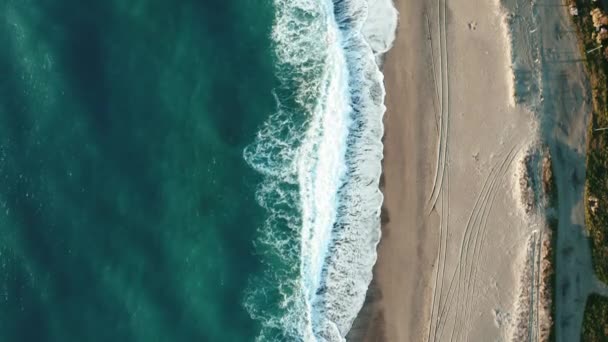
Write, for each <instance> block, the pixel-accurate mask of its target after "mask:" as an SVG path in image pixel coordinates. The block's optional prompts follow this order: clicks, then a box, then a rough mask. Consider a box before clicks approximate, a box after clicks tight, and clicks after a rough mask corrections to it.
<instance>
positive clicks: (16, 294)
mask: <svg viewBox="0 0 608 342" xmlns="http://www.w3.org/2000/svg"><path fill="white" fill-rule="evenodd" d="M368 1H369V3H368V2H366V1H365V0H334V1H331V0H231V1H226V0H204V1H194V0H190V1H188V0H176V1H166V0H133V1H123V0H105V1H92V0H3V1H0V46H1V49H0V341H8V342H12V341H18V342H21V341H23V342H29V341H36V342H39V341H61V342H65V341H146V342H148V341H254V340H257V341H342V340H344V338H343V336H345V335H346V333H347V332H348V330H349V329H350V326H351V324H352V321H353V320H354V318H355V316H356V314H357V312H358V310H359V309H360V307H361V305H362V303H363V300H364V297H365V292H366V290H367V286H368V284H369V282H370V280H371V271H372V267H373V264H374V263H375V260H376V252H375V248H376V245H377V243H378V241H379V238H380V217H379V216H380V206H381V203H382V194H381V193H380V191H379V189H378V181H379V177H380V173H381V164H380V163H381V159H382V143H381V138H382V135H383V126H382V115H383V113H384V110H385V108H384V105H383V99H384V87H383V85H382V74H381V72H380V68H379V65H380V64H381V60H382V54H383V53H384V52H386V51H387V50H388V48H390V45H391V42H392V39H393V38H394V30H395V25H396V12H395V11H394V8H393V7H392V4H391V3H390V0H368Z"/></svg>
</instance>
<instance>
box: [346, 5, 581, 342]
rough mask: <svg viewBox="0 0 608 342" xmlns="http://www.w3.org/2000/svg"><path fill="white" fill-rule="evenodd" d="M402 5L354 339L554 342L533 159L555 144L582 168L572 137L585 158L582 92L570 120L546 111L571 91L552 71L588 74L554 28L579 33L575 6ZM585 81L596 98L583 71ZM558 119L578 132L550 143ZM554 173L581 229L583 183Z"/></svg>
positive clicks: (571, 101) (577, 82) (562, 163)
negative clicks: (376, 206) (368, 263)
mask: <svg viewBox="0 0 608 342" xmlns="http://www.w3.org/2000/svg"><path fill="white" fill-rule="evenodd" d="M395 5H396V6H397V8H398V10H399V13H400V21H399V28H398V33H397V39H396V41H395V44H394V47H393V48H392V50H390V52H389V53H388V55H387V58H386V62H385V65H384V70H383V71H384V75H385V83H386V88H387V98H386V103H387V107H388V110H387V113H386V116H385V127H386V136H385V141H384V143H385V154H384V182H383V186H384V189H383V191H384V194H385V223H384V225H383V238H382V240H381V242H380V246H379V251H378V252H379V255H378V262H377V264H376V267H375V270H374V281H373V283H372V286H371V287H370V291H369V293H368V298H367V301H366V304H365V306H364V308H363V310H362V311H361V314H360V315H359V318H358V320H357V321H356V322H355V325H354V326H353V329H352V330H351V333H350V335H349V336H348V340H349V341H374V342H376V341H494V340H497V341H509V340H517V339H519V338H523V337H528V339H530V340H535V341H542V340H544V339H545V338H546V334H547V329H548V326H549V322H548V310H546V308H543V306H546V305H548V304H547V302H546V301H543V298H540V299H539V297H542V296H541V294H540V293H541V290H539V288H542V287H543V286H544V285H541V284H540V282H541V280H539V279H541V278H540V277H539V273H540V271H539V270H542V269H544V268H546V267H547V266H546V265H544V264H543V263H542V262H541V259H542V258H544V257H545V256H546V253H547V250H546V248H547V246H548V241H549V240H550V237H549V233H548V231H547V225H546V221H545V218H546V215H545V214H546V213H545V208H543V205H544V204H543V199H542V196H543V195H542V194H540V195H539V194H537V193H536V192H535V191H537V189H535V188H534V186H533V183H534V177H536V176H535V174H534V172H537V171H538V169H535V167H536V166H535V165H529V163H530V162H529V161H530V160H535V158H536V157H535V156H536V155H537V154H538V153H539V152H538V151H540V150H541V146H545V145H547V144H548V150H550V152H551V153H556V154H559V158H558V160H557V161H556V163H557V166H558V167H559V168H560V169H561V170H568V169H574V170H578V171H572V172H577V173H578V174H579V176H580V173H581V172H582V173H584V163H582V164H581V160H580V158H578V159H577V158H568V157H563V153H561V154H560V151H558V150H559V147H556V146H557V145H556V144H557V143H556V141H557V140H559V141H561V142H562V143H563V142H564V141H567V142H571V144H570V145H572V148H574V149H575V150H576V151H577V153H576V155H580V153H581V150H580V149H581V146H582V142H584V132H582V131H584V129H583V128H584V127H585V123H586V121H585V116H584V114H580V115H579V116H576V115H575V113H584V112H585V110H586V108H585V107H584V105H585V99H584V96H582V95H576V94H578V93H575V96H574V97H572V98H566V99H564V100H563V101H564V102H563V103H562V104H561V105H560V106H561V107H564V108H566V107H568V108H574V109H575V111H573V112H571V113H572V115H571V116H569V117H566V116H565V115H562V116H558V117H557V118H554V117H551V118H550V119H549V120H546V118H547V115H549V116H551V115H555V113H553V112H554V111H552V110H551V109H547V108H546V107H545V106H544V103H545V102H546V97H547V96H556V95H555V92H556V91H557V89H558V88H559V87H561V86H562V85H561V83H560V79H557V80H556V79H555V77H554V76H553V77H551V76H549V75H554V74H555V73H556V72H558V71H559V72H565V71H563V70H570V71H569V72H571V73H573V74H576V75H581V74H582V70H580V67H579V66H577V65H575V64H573V63H576V58H574V57H573V56H574V55H576V41H575V40H574V39H575V38H574V37H568V36H566V37H564V35H560V34H555V32H556V28H559V29H560V30H564V31H566V30H567V29H568V27H567V24H566V23H565V21H564V15H565V9H564V8H563V7H561V6H560V5H559V4H558V2H557V1H556V2H555V5H554V6H547V7H546V8H543V9H542V11H541V12H540V14H538V12H535V11H534V10H533V9H532V6H533V5H531V3H530V2H529V1H528V2H526V1H517V0H506V1H504V2H498V1H490V2H488V1H478V0H476V1H466V0H451V1H449V3H446V2H445V1H444V0H441V1H439V2H432V3H429V2H425V3H420V2H412V1H405V0H399V1H396V3H395ZM560 25H561V26H560ZM552 34H553V35H552ZM560 39H563V40H566V41H567V42H568V43H567V44H568V45H567V51H566V53H569V54H571V55H570V57H569V58H571V59H572V58H574V59H573V63H570V64H568V63H563V64H557V63H555V65H554V66H552V67H547V64H548V63H549V62H551V61H550V60H547V55H546V52H547V51H546V50H545V49H544V46H543V42H544V44H547V45H550V44H557V43H556V42H557V40H560ZM512 51H517V53H514V54H512ZM549 52H550V51H549ZM559 53H560V51H557V49H555V51H554V55H550V57H555V56H556V54H559ZM561 53H564V52H563V51H561ZM573 79H574V81H573V82H572V83H573V84H574V85H573V86H574V87H578V88H580V89H579V90H578V91H580V92H583V93H584V86H585V84H584V80H583V79H582V78H581V77H580V76H578V77H574V78H573ZM578 88H577V89H578ZM549 112H551V113H549ZM543 118H544V119H543ZM574 118H577V119H574ZM567 120H570V121H569V122H566V121H567ZM547 122H550V123H551V124H550V125H551V126H550V127H551V128H555V127H556V126H558V127H559V126H562V125H570V124H572V125H574V126H573V127H574V129H573V130H572V133H571V134H570V133H569V131H568V132H566V131H567V129H566V131H564V134H563V136H562V135H558V136H559V137H561V138H559V139H551V138H550V137H549V136H551V137H552V136H553V134H554V133H553V131H550V129H549V128H548V126H547ZM562 130H564V129H563V127H562ZM581 130H582V131H581ZM566 144H567V143H566ZM567 165H571V166H567ZM572 165H574V166H572ZM581 167H582V168H583V169H581ZM530 169H531V170H532V171H530ZM567 172H570V171H567ZM556 177H557V180H556V181H557V183H558V189H560V190H559V194H558V197H559V198H560V200H562V198H564V200H565V201H567V203H568V205H567V207H568V208H566V209H565V210H566V211H567V212H566V211H564V212H563V213H560V214H558V216H560V217H561V216H563V217H567V216H568V215H571V212H572V210H573V208H576V209H575V210H574V211H575V212H572V215H574V216H573V217H574V221H575V222H576V226H577V227H579V229H578V230H576V232H574V231H573V233H572V234H574V235H576V234H578V235H580V232H581V230H580V216H579V214H580V204H577V201H579V200H580V198H579V197H578V192H580V188H579V187H576V186H575V187H574V189H572V190H569V189H564V188H565V185H564V184H565V180H564V176H563V175H562V173H561V171H560V172H558V174H557V176H556ZM537 178H538V177H537ZM527 191H529V192H530V193H531V194H532V195H531V196H528V197H531V198H532V199H529V198H528V197H526V196H527ZM539 198H540V199H539ZM560 224H562V223H560ZM566 224H568V225H570V224H572V222H570V223H563V225H566ZM560 227H561V226H560ZM560 229H561V230H565V229H566V228H560ZM561 230H560V232H561ZM570 230H571V229H570ZM562 236H563V235H562ZM569 237H570V235H566V236H565V237H563V238H560V241H562V239H568V238H569ZM579 240H580V238H579ZM577 241H578V240H577ZM558 245H559V243H558ZM586 252H587V251H586V250H584V249H583V250H582V252H581V253H580V254H581V255H584V254H585V253H586ZM583 272H584V271H583ZM569 274H571V276H575V273H569ZM583 292H584V291H583ZM581 296H584V294H583V295H579V296H577V297H576V298H578V299H576V301H577V303H578V302H580V298H581ZM583 302H584V301H583ZM580 310H581V306H580V304H577V306H576V307H575V308H574V307H573V308H572V310H570V311H574V312H576V313H577V315H580ZM566 311H568V310H567V309H566ZM568 312H569V311H568ZM577 317H578V316H577ZM577 320H578V318H577ZM570 330H572V331H574V332H576V327H575V328H573V329H570Z"/></svg>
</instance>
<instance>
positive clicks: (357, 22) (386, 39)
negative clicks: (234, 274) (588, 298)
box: [244, 0, 396, 341]
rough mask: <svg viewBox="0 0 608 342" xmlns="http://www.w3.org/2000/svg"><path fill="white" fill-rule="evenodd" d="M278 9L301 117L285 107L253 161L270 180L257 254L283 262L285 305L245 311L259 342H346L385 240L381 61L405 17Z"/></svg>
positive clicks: (359, 7)
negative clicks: (378, 249)
mask: <svg viewBox="0 0 608 342" xmlns="http://www.w3.org/2000/svg"><path fill="white" fill-rule="evenodd" d="M275 5H276V8H277V18H276V22H275V26H274V31H273V38H274V40H275V43H276V49H277V57H278V59H279V66H278V76H279V78H280V79H281V80H282V82H284V83H289V84H291V85H295V88H296V91H295V93H294V94H293V95H294V97H293V99H294V102H295V103H296V104H297V108H288V106H285V105H284V103H285V102H289V101H288V100H285V101H284V100H283V99H281V98H279V96H277V103H278V111H277V113H275V114H274V115H272V116H271V118H270V119H269V120H268V122H267V123H266V124H265V125H264V127H262V129H261V130H260V132H259V134H258V137H257V139H256V141H255V142H254V143H253V144H252V145H251V146H249V147H248V148H247V149H246V150H245V152H244V157H245V159H246V160H247V161H248V163H249V164H250V165H252V166H253V167H254V168H255V169H256V170H258V171H260V172H261V173H262V174H263V175H265V180H264V183H263V184H262V185H261V186H260V190H259V191H258V196H257V197H258V201H259V202H260V204H261V205H262V206H263V207H264V208H266V209H267V210H268V211H269V218H268V220H267V221H266V224H265V226H264V227H263V228H262V229H261V231H260V239H259V242H258V244H260V245H261V248H260V249H261V250H262V252H263V253H266V254H269V255H270V258H273V260H274V263H272V264H271V265H270V266H269V270H268V272H267V275H266V277H267V281H266V282H265V283H263V284H264V285H271V286H272V285H273V284H274V286H276V287H278V293H279V296H280V297H281V300H280V301H279V303H278V305H276V307H275V308H272V307H271V308H268V309H266V310H262V309H260V308H259V307H257V305H258V304H259V303H258V302H256V301H255V300H254V299H252V298H254V297H255V295H252V296H250V297H249V299H248V301H247V303H246V306H247V308H248V310H249V312H250V313H251V315H252V317H254V318H255V319H259V320H260V321H261V323H262V325H263V331H262V332H261V334H260V336H259V337H258V340H260V341H265V340H268V339H270V338H271V337H270V336H273V337H272V338H274V339H277V338H279V337H277V336H280V338H279V339H281V338H286V339H289V340H296V341H344V336H345V335H346V334H347V332H348V330H349V329H350V327H351V325H352V322H353V320H354V319H355V317H356V315H357V313H358V311H359V310H360V308H361V306H362V305H363V301H364V299H365V294H366V291H367V287H368V286H369V283H370V281H371V277H372V267H373V265H374V263H375V261H376V245H377V243H378V241H379V238H380V207H381V204H382V194H381V193H380V191H379V188H378V182H379V178H380V174H381V159H382V149H383V147H382V143H381V138H382V135H383V125H382V116H383V114H384V111H385V107H384V105H383V100H384V95H385V92H384V87H383V84H382V80H383V76H382V74H381V73H380V71H379V69H378V65H377V64H376V58H377V57H379V56H380V55H381V54H382V53H384V52H386V51H387V50H388V48H389V47H390V45H391V43H392V39H393V38H394V31H395V30H394V29H395V26H396V11H395V10H394V8H392V4H391V3H390V1H387V0H370V4H369V5H368V3H367V2H366V1H365V0H350V1H335V2H334V1H331V0H275ZM389 5H390V8H389ZM391 8H392V10H391ZM377 20H378V22H376V21H377ZM367 39H369V41H368V40H367ZM277 260H279V261H280V262H277ZM296 267H297V268H298V269H295V270H294V268H296ZM251 290H252V292H253V293H254V294H255V293H257V294H259V293H260V292H261V291H269V290H268V289H265V288H263V287H260V286H259V284H255V283H254V285H252V287H251ZM263 294H264V296H266V292H264V293H263Z"/></svg>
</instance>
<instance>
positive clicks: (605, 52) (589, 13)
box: [568, 0, 608, 342]
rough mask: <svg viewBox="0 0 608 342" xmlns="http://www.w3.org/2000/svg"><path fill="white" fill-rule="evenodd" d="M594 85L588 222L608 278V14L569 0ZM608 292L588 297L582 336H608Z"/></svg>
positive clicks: (598, 270) (602, 274) (603, 277)
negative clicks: (607, 293) (606, 295)
mask: <svg viewBox="0 0 608 342" xmlns="http://www.w3.org/2000/svg"><path fill="white" fill-rule="evenodd" d="M568 5H569V7H570V13H571V14H572V18H573V21H574V23H575V26H576V28H577V35H578V37H579V42H580V46H581V50H582V51H581V52H582V55H583V56H584V57H585V58H584V60H585V66H586V68H587V71H588V74H589V81H590V83H591V88H592V99H593V107H592V115H591V120H590V123H589V127H588V135H587V136H588V138H587V176H586V184H585V197H584V201H585V225H586V227H587V229H588V232H589V239H590V244H591V254H592V260H593V267H594V270H595V274H596V275H597V277H598V279H599V280H600V281H602V282H604V283H608V15H606V12H605V9H603V8H602V7H601V4H600V3H599V2H597V1H582V0H579V1H574V0H571V2H570V3H569V4H568ZM606 336H608V298H605V297H602V296H599V295H596V294H592V295H590V296H589V298H588V299H587V305H586V307H585V314H584V317H583V326H582V331H581V340H582V341H590V342H594V341H608V337H606Z"/></svg>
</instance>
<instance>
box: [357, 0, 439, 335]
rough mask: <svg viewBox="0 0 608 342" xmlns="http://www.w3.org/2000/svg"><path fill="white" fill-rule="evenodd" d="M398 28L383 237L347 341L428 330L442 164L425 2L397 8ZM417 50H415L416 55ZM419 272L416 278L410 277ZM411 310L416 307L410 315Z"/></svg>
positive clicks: (390, 62)
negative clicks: (433, 202) (434, 196)
mask: <svg viewBox="0 0 608 342" xmlns="http://www.w3.org/2000/svg"><path fill="white" fill-rule="evenodd" d="M394 5H395V7H396V8H397V10H398V12H399V25H398V29H397V35H396V39H395V41H394V44H393V47H392V48H391V49H390V50H389V51H388V53H387V54H386V55H385V56H384V64H383V68H382V72H383V74H384V79H385V87H386V99H385V103H386V106H387V111H386V113H385V115H384V126H385V135H384V138H383V142H384V159H383V168H382V180H381V186H382V191H383V194H384V203H383V207H382V239H381V240H380V243H379V245H378V261H377V262H376V265H375V266H374V277H373V280H372V283H371V284H370V287H369V289H368V294H367V298H366V302H365V304H364V306H363V308H362V310H361V311H360V313H359V315H358V317H357V319H356V320H355V322H354V324H353V327H352V329H351V330H350V332H349V334H348V335H347V340H348V341H374V342H380V341H419V340H422V339H423V338H424V336H425V334H426V332H427V325H428V320H429V317H430V306H429V305H427V303H428V302H429V300H430V295H431V291H432V289H431V285H432V284H431V281H432V270H433V263H434V262H435V256H436V250H437V237H436V236H434V234H432V231H433V229H432V227H434V226H436V225H438V221H437V217H436V215H432V216H431V217H430V218H428V217H426V215H424V213H425V203H426V201H427V200H428V198H427V196H428V193H429V189H430V188H431V185H432V176H433V169H434V167H435V165H434V163H435V159H436V152H435V149H436V141H435V138H436V136H437V127H436V122H435V121H434V120H432V119H430V120H429V118H432V117H434V116H435V115H436V114H435V111H434V110H433V109H434V108H436V106H437V103H436V99H434V98H433V97H430V96H420V94H422V93H429V94H431V93H435V90H434V84H433V82H434V81H433V78H432V75H431V74H430V73H429V72H428V70H429V69H430V68H431V65H430V62H429V61H430V60H431V58H432V57H431V56H432V53H431V50H430V45H429V44H428V43H427V40H426V39H427V32H426V30H427V28H428V27H427V22H426V21H425V20H424V18H425V12H426V9H425V4H421V3H412V2H408V1H403V0H397V1H395V2H394ZM412 47H416V48H415V49H413V48H412ZM412 274H416V277H412ZM411 308H417V309H416V310H411Z"/></svg>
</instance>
